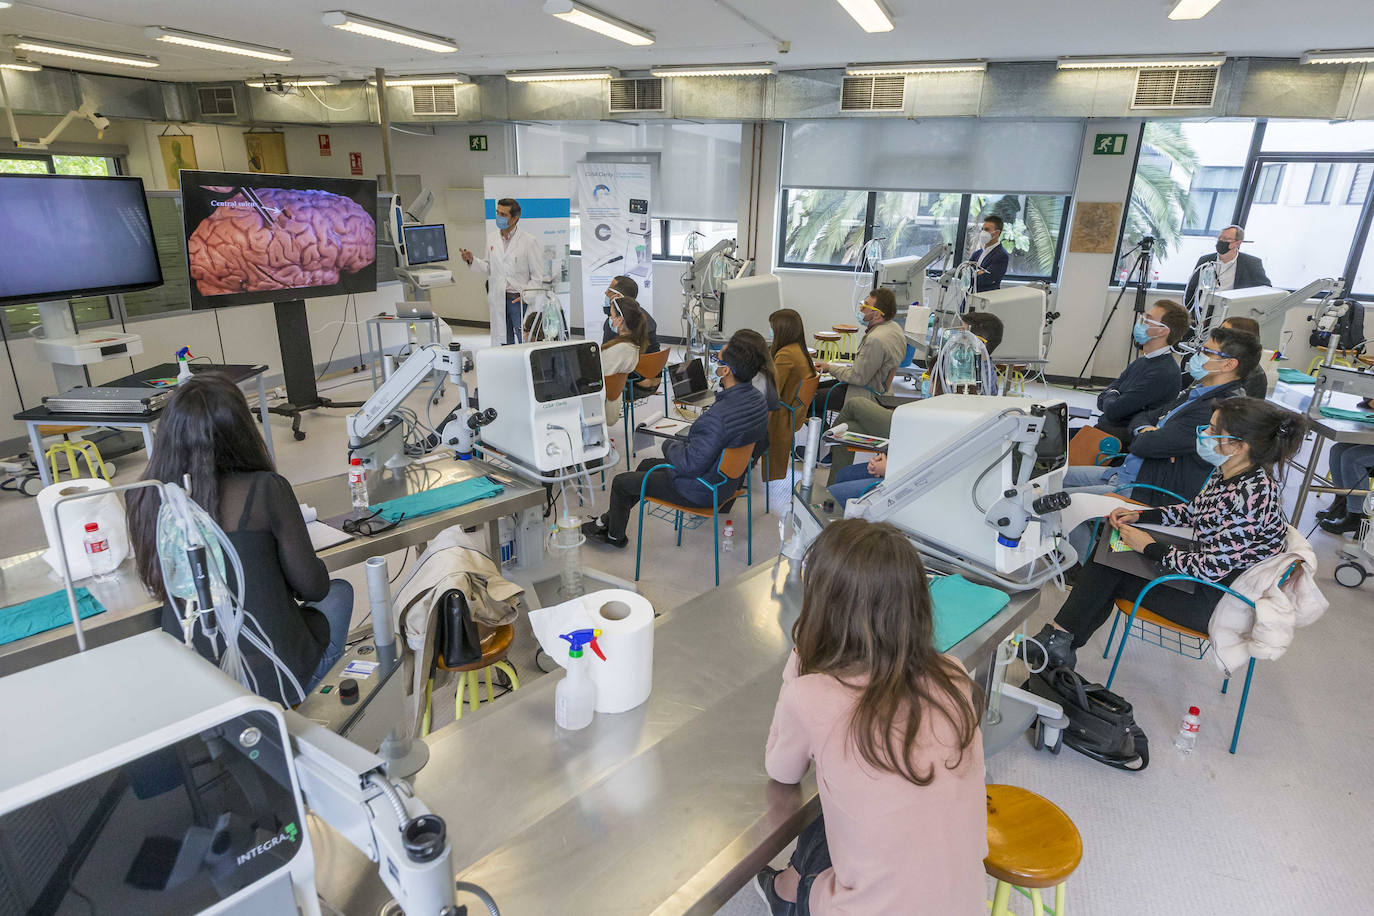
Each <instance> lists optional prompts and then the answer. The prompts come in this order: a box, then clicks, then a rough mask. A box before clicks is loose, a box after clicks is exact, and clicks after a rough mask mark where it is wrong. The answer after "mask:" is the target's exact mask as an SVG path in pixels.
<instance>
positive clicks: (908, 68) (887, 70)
mask: <svg viewBox="0 0 1374 916" xmlns="http://www.w3.org/2000/svg"><path fill="white" fill-rule="evenodd" d="M987 68H988V62H987V61H985V60H932V61H926V62H924V63H911V64H850V65H849V66H848V67H845V68H844V73H845V76H898V75H901V74H906V73H982V72H983V71H984V70H986V69H987Z"/></svg>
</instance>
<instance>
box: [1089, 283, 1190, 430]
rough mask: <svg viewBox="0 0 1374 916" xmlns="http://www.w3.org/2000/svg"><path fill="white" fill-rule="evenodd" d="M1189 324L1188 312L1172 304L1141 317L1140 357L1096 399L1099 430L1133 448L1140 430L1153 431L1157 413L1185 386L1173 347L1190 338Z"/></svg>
mask: <svg viewBox="0 0 1374 916" xmlns="http://www.w3.org/2000/svg"><path fill="white" fill-rule="evenodd" d="M1188 324H1189V316H1188V311H1187V310H1186V309H1185V308H1184V307H1183V306H1181V305H1179V304H1178V303H1177V302H1174V301H1172V300H1169V299H1161V300H1160V301H1159V302H1156V303H1155V304H1154V305H1152V306H1151V307H1150V308H1149V310H1147V311H1146V312H1145V313H1144V314H1142V315H1139V316H1137V317H1136V322H1135V327H1134V328H1132V330H1131V338H1132V340H1133V341H1134V342H1135V345H1136V346H1138V347H1140V357H1139V358H1138V359H1136V360H1135V361H1134V362H1132V363H1131V364H1130V365H1129V366H1127V367H1126V369H1125V371H1124V372H1122V373H1121V375H1120V376H1119V377H1118V378H1117V379H1116V381H1114V382H1112V383H1111V384H1110V385H1108V386H1107V390H1106V391H1104V392H1102V393H1101V394H1099V395H1098V396H1097V409H1098V410H1100V411H1101V412H1102V416H1101V417H1099V418H1098V420H1097V423H1096V424H1095V425H1096V426H1097V428H1098V429H1100V430H1102V431H1103V432H1105V433H1110V434H1111V435H1113V436H1116V437H1117V438H1118V439H1120V440H1121V444H1122V445H1129V444H1130V442H1131V436H1132V435H1133V434H1134V432H1135V430H1136V428H1137V427H1140V426H1148V425H1150V424H1151V422H1152V421H1153V420H1154V412H1155V411H1157V410H1159V409H1160V408H1161V407H1164V406H1165V405H1167V404H1169V403H1170V402H1171V401H1173V400H1174V398H1176V397H1178V392H1179V389H1180V388H1181V387H1182V385H1181V384H1180V377H1179V374H1178V363H1176V362H1174V357H1173V347H1174V344H1176V343H1178V342H1179V341H1180V340H1182V339H1183V338H1184V337H1185V336H1187V334H1188Z"/></svg>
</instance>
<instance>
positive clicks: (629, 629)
mask: <svg viewBox="0 0 1374 916" xmlns="http://www.w3.org/2000/svg"><path fill="white" fill-rule="evenodd" d="M530 626H531V627H532V628H533V629H534V635H535V636H536V637H537V638H538V639H539V644H540V645H541V646H543V648H544V651H545V652H547V653H548V655H549V657H550V658H552V659H553V660H554V661H556V662H558V663H559V664H560V665H562V666H563V667H565V668H566V667H567V666H568V643H567V642H566V641H565V640H562V639H559V638H558V637H559V634H561V633H570V632H572V631H573V630H580V629H582V628H584V627H594V628H596V629H599V630H600V631H601V635H600V636H598V637H597V639H596V643H597V645H598V646H600V647H601V651H602V652H603V653H604V654H605V656H606V660H605V661H604V662H603V661H602V660H601V659H599V658H597V657H596V655H595V654H593V653H591V652H588V653H586V654H585V655H583V656H582V663H583V664H585V665H587V666H588V671H589V672H590V673H591V677H592V683H593V684H595V685H596V711H597V712H605V713H616V712H625V711H626V710H627V709H634V708H635V707H636V706H638V705H639V704H641V703H643V702H644V701H645V700H647V699H648V698H649V691H650V689H651V688H652V687H653V679H654V608H653V605H651V604H649V602H648V600H646V599H645V598H644V596H642V595H637V594H635V593H634V592H631V591H626V590H624V589H619V588H611V589H606V590H604V591H599V592H592V593H591V594H589V595H583V596H582V597H580V598H574V599H573V600H571V601H565V602H564V603H562V604H558V605H555V606H553V607H549V608H540V609H538V610H533V611H530Z"/></svg>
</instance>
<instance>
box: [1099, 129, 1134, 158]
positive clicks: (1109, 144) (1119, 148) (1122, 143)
mask: <svg viewBox="0 0 1374 916" xmlns="http://www.w3.org/2000/svg"><path fill="white" fill-rule="evenodd" d="M1093 155H1094V156H1124V155H1126V135H1125V134H1098V135H1097V139H1096V140H1094V141H1093Z"/></svg>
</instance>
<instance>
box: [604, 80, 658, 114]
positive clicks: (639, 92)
mask: <svg viewBox="0 0 1374 916" xmlns="http://www.w3.org/2000/svg"><path fill="white" fill-rule="evenodd" d="M662 110H663V80H661V79H658V78H654V79H639V80H633V79H631V80H611V112H612V113H616V112H622V111H662Z"/></svg>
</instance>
